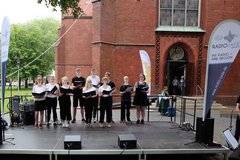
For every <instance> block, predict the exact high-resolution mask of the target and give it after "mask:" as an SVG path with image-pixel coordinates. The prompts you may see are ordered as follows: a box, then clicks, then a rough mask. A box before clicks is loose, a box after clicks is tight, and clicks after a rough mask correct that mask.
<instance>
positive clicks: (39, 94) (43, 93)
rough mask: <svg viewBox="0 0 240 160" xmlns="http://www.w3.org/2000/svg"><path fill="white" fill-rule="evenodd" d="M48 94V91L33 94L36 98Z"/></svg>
mask: <svg viewBox="0 0 240 160" xmlns="http://www.w3.org/2000/svg"><path fill="white" fill-rule="evenodd" d="M45 94H46V91H44V92H41V93H32V95H33V96H34V97H43V96H44V95H45Z"/></svg>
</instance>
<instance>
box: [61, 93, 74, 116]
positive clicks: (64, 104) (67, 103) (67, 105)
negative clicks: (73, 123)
mask: <svg viewBox="0 0 240 160" xmlns="http://www.w3.org/2000/svg"><path fill="white" fill-rule="evenodd" d="M59 105H60V116H61V120H63V121H64V120H69V121H70V120H71V119H72V117H71V99H70V96H67V95H62V96H61V97H59Z"/></svg>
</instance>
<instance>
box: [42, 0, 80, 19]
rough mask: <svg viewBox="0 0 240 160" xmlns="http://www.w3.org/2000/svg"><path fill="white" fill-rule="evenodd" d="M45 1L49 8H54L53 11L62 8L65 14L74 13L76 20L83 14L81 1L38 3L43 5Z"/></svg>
mask: <svg viewBox="0 0 240 160" xmlns="http://www.w3.org/2000/svg"><path fill="white" fill-rule="evenodd" d="M43 1H44V2H45V4H46V6H47V7H49V6H52V7H53V10H56V8H57V7H60V8H61V11H62V13H63V14H65V13H69V11H72V14H73V17H74V18H78V17H79V16H80V14H81V13H82V9H81V8H80V7H79V6H78V4H79V2H80V0H38V3H42V2H43Z"/></svg>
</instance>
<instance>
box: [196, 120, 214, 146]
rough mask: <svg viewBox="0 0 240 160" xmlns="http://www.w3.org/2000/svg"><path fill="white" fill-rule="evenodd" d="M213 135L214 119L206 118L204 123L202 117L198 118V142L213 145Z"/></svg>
mask: <svg viewBox="0 0 240 160" xmlns="http://www.w3.org/2000/svg"><path fill="white" fill-rule="evenodd" d="M213 134H214V119H213V118H206V119H205V121H204V122H203V121H202V118H201V117H197V128H196V137H195V138H196V139H195V140H196V142H203V143H205V144H210V143H213Z"/></svg>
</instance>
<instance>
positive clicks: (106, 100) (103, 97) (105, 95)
mask: <svg viewBox="0 0 240 160" xmlns="http://www.w3.org/2000/svg"><path fill="white" fill-rule="evenodd" d="M107 82H108V78H107V77H103V78H102V83H103V85H102V86H101V87H100V88H99V89H98V92H99V97H100V121H99V122H100V127H101V128H102V127H103V122H104V115H105V111H106V114H107V123H108V127H109V128H110V127H111V125H110V122H111V121H112V116H111V115H112V114H111V113H112V105H111V102H112V101H111V97H110V94H111V87H110V86H109V85H107Z"/></svg>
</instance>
